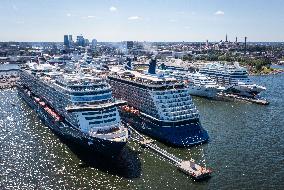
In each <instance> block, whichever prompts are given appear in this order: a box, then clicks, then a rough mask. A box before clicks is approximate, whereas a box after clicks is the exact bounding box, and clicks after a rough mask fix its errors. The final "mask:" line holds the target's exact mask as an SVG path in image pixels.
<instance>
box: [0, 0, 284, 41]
mask: <svg viewBox="0 0 284 190" xmlns="http://www.w3.org/2000/svg"><path fill="white" fill-rule="evenodd" d="M283 6H284V2H283V1H281V0H273V1H270V2H269V3H268V2H267V1H264V0H258V1H257V0H251V1H244V0H241V1H238V0H232V1H230V2H228V1H226V0H214V1H212V0H202V1H197V0H182V1H178V2H176V1H173V0H165V1H161V0H157V1H148V0H145V1H142V2H140V1H130V0H126V1H118V0H109V1H90V0H85V1H75V2H69V1H66V0H62V1H60V2H58V1H55V0H41V1H35V0H29V1H25V2H23V1H19V0H4V1H3V2H1V5H0V21H1V25H2V27H1V28H2V29H1V32H0V34H1V35H0V41H60V42H61V41H63V35H65V34H73V35H80V34H82V35H84V36H85V37H86V38H88V39H93V38H96V39H97V40H98V41H114V42H115V41H125V40H135V41H169V42H170V41H190V42H196V41H206V40H209V41H220V40H223V41H224V40H225V35H226V34H227V35H228V40H229V41H235V38H236V37H238V40H239V41H244V37H245V36H248V41H253V42H255V41H261V42H266V41H267V42H268V41H271V42H283V41H284V34H283V33H282V31H283V30H284V13H283V11H282V10H281V9H282V7H283Z"/></svg>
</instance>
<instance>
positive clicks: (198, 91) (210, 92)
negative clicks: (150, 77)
mask: <svg viewBox="0 0 284 190" xmlns="http://www.w3.org/2000/svg"><path fill="white" fill-rule="evenodd" d="M163 67H164V66H163ZM160 71H161V72H164V73H165V74H166V75H169V76H172V77H175V78H176V79H178V80H180V81H182V82H184V83H185V84H186V85H187V87H188V90H189V93H190V95H193V96H201V97H206V98H214V97H215V96H216V95H217V93H219V92H221V91H223V90H224V89H225V88H224V87H222V86H220V85H218V84H217V83H216V81H214V80H213V79H211V78H210V77H209V76H206V75H203V74H201V73H199V72H194V73H190V72H188V71H183V70H174V69H165V68H164V70H160Z"/></svg>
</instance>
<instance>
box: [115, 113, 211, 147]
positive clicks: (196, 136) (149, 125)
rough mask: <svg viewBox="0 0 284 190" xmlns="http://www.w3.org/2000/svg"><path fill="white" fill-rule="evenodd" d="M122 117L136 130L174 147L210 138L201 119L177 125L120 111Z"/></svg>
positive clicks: (195, 143) (198, 142) (201, 141)
mask: <svg viewBox="0 0 284 190" xmlns="http://www.w3.org/2000/svg"><path fill="white" fill-rule="evenodd" d="M120 112H121V114H120V115H121V119H122V120H123V121H124V122H126V123H129V124H130V125H131V126H132V127H133V128H135V129H136V130H138V131H140V132H142V133H144V134H146V135H148V136H151V137H153V138H155V139H157V140H158V141H161V142H164V143H166V144H169V145H171V146H174V147H188V146H194V145H198V144H201V143H204V142H207V141H208V139H209V136H208V133H207V131H205V130H204V129H203V128H202V126H201V124H200V122H199V120H192V121H185V122H181V123H177V125H173V126H170V127H165V126H168V125H169V123H163V122H157V121H154V120H152V119H149V118H147V117H145V116H142V115H135V114H131V113H128V112H124V111H120Z"/></svg>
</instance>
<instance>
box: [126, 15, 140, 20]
mask: <svg viewBox="0 0 284 190" xmlns="http://www.w3.org/2000/svg"><path fill="white" fill-rule="evenodd" d="M141 19H142V18H141V17H139V16H130V17H128V20H141Z"/></svg>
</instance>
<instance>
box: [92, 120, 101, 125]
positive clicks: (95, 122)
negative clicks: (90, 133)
mask: <svg viewBox="0 0 284 190" xmlns="http://www.w3.org/2000/svg"><path fill="white" fill-rule="evenodd" d="M100 123H103V121H92V122H89V125H93V124H100Z"/></svg>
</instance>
